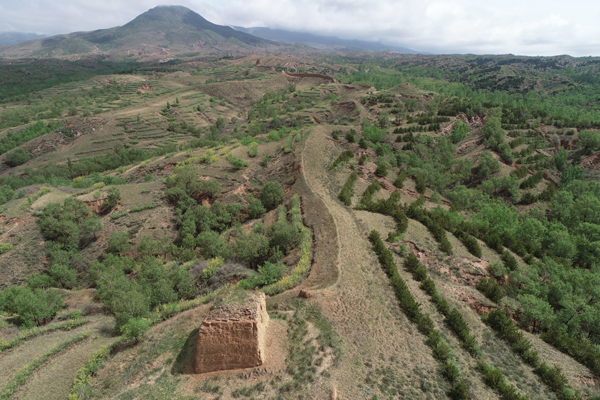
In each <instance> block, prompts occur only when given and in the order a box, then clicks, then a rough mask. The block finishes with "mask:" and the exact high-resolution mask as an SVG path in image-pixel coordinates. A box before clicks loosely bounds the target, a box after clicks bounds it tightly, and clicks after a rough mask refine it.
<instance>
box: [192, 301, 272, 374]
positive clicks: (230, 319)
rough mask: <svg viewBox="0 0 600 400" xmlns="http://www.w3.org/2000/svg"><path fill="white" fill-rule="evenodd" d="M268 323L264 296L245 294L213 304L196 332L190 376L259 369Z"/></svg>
mask: <svg viewBox="0 0 600 400" xmlns="http://www.w3.org/2000/svg"><path fill="white" fill-rule="evenodd" d="M237 296H239V294H237ZM268 323H269V314H267V309H266V304H265V294H264V293H249V294H246V297H245V298H244V299H242V300H240V299H239V298H236V299H235V300H233V301H232V300H231V299H225V301H222V300H219V299H217V300H215V306H213V309H212V310H211V312H210V313H209V314H208V316H207V317H206V318H205V319H204V321H203V322H202V326H201V327H200V330H199V331H198V337H197V339H196V354H195V358H194V372H195V373H196V374H202V373H206V372H212V371H223V370H231V369H239V368H251V367H256V366H259V365H262V364H263V362H264V361H265V356H266V355H265V336H266V331H267V325H268Z"/></svg>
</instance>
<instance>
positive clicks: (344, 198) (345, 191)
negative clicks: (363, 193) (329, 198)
mask: <svg viewBox="0 0 600 400" xmlns="http://www.w3.org/2000/svg"><path fill="white" fill-rule="evenodd" d="M357 179H358V175H356V172H353V173H351V174H350V176H349V177H348V180H347V181H346V183H345V184H344V187H343V188H342V191H341V192H340V195H339V197H338V198H339V199H340V201H341V202H342V203H344V204H345V205H346V206H348V207H349V206H350V205H352V188H353V187H354V182H356V180H357Z"/></svg>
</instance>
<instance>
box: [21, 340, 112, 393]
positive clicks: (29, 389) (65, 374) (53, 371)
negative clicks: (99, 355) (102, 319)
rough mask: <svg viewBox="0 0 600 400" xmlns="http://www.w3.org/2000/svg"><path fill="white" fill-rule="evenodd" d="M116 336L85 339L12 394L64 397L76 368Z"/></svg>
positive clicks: (35, 374) (69, 387)
mask: <svg viewBox="0 0 600 400" xmlns="http://www.w3.org/2000/svg"><path fill="white" fill-rule="evenodd" d="M116 339H117V338H112V337H100V338H95V339H92V340H88V341H85V342H83V343H80V344H78V345H77V346H75V347H73V348H72V349H70V350H69V351H67V352H65V353H62V354H60V355H59V356H58V357H56V358H54V359H52V360H51V361H50V362H49V363H48V364H46V365H45V366H44V367H43V368H42V369H41V370H40V371H37V372H36V373H34V374H33V376H31V378H30V379H29V381H28V382H27V384H25V386H24V387H23V388H22V389H21V390H20V391H19V392H18V393H17V394H16V395H15V396H14V398H16V399H31V400H37V399H44V400H54V399H56V400H59V399H61V400H62V399H65V398H66V397H67V395H68V394H69V390H70V389H71V386H72V385H73V379H75V375H76V374H77V370H79V368H81V367H82V366H83V365H84V364H85V363H86V362H87V360H88V357H89V355H90V354H92V353H93V352H94V351H96V350H97V349H98V348H100V346H103V345H110V344H111V343H113V342H114V341H115V340H116Z"/></svg>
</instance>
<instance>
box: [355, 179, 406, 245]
mask: <svg viewBox="0 0 600 400" xmlns="http://www.w3.org/2000/svg"><path fill="white" fill-rule="evenodd" d="M380 189H381V185H380V184H379V181H377V180H375V181H373V183H371V184H370V185H369V186H368V187H367V189H366V190H365V192H364V193H363V196H362V199H361V201H360V204H359V205H358V206H357V207H356V208H357V209H361V210H367V211H370V212H373V213H378V214H383V215H388V216H390V217H392V218H393V219H394V221H395V222H396V231H395V232H393V233H390V240H395V239H396V238H398V237H400V235H402V234H403V233H404V232H406V230H407V229H408V218H406V214H405V213H404V210H403V209H402V208H401V207H400V206H399V204H398V202H399V201H400V193H399V192H392V194H390V197H388V198H387V200H384V199H381V200H379V201H377V202H374V201H373V200H372V199H373V195H374V194H375V193H376V192H377V191H378V190H380Z"/></svg>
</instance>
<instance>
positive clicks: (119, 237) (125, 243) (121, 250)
mask: <svg viewBox="0 0 600 400" xmlns="http://www.w3.org/2000/svg"><path fill="white" fill-rule="evenodd" d="M131 248H132V245H131V244H130V243H129V234H128V233H127V232H113V234H112V235H110V238H109V239H108V243H107V247H106V252H107V253H112V254H117V255H120V256H122V255H125V253H127V252H128V251H129V250H131Z"/></svg>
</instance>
